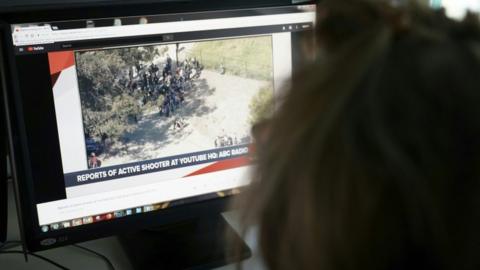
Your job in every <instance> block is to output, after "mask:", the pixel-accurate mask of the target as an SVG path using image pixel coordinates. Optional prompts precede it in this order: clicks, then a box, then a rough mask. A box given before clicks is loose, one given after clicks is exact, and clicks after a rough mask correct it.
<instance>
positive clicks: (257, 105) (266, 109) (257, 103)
mask: <svg viewBox="0 0 480 270" xmlns="http://www.w3.org/2000/svg"><path fill="white" fill-rule="evenodd" d="M249 108H250V124H252V125H253V124H255V123H257V122H259V121H261V120H264V119H266V118H268V117H270V116H271V115H272V114H273V112H274V104H273V86H272V85H271V84H269V85H267V86H265V87H263V88H261V89H260V90H259V91H258V93H257V95H255V96H254V97H253V98H252V101H251V102H250V105H249Z"/></svg>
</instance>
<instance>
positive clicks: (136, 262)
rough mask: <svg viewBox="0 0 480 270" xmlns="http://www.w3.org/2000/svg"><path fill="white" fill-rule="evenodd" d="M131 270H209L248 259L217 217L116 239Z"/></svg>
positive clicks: (247, 253) (239, 241)
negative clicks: (125, 254) (131, 267)
mask: <svg viewBox="0 0 480 270" xmlns="http://www.w3.org/2000/svg"><path fill="white" fill-rule="evenodd" d="M119 239H120V242H121V244H122V246H123V248H124V249H125V251H126V252H127V254H128V257H129V259H130V261H131V263H132V266H133V267H134V269H195V270H197V269H212V268H216V267H221V266H223V265H226V264H230V263H234V262H238V261H241V260H244V259H247V258H249V257H250V256H251V251H250V248H249V247H248V246H247V245H246V244H245V242H244V241H243V239H242V238H240V236H239V235H238V234H237V233H236V232H235V231H234V230H233V228H232V227H231V226H230V225H229V224H228V223H227V221H226V220H225V219H224V218H223V217H222V215H220V214H218V215H215V216H213V217H201V218H197V219H193V220H188V221H185V222H182V223H177V224H172V225H168V226H165V227H160V228H157V229H153V230H143V231H140V232H137V233H133V234H128V235H123V236H120V237H119Z"/></svg>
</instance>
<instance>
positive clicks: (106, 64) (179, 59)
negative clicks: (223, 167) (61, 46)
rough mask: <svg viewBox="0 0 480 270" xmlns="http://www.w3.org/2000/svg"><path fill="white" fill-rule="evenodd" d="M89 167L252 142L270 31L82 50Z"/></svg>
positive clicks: (269, 89) (266, 86) (267, 73)
mask: <svg viewBox="0 0 480 270" xmlns="http://www.w3.org/2000/svg"><path fill="white" fill-rule="evenodd" d="M75 61H76V68H77V78H78V83H79V91H80V98H81V106H82V117H83V127H84V133H85V146H86V162H87V163H88V168H90V169H93V168H98V167H105V166H113V165H119V164H125V163H129V162H137V161H144V160H150V159H155V158H160V157H167V156H172V155H178V154H183V153H191V152H195V151H203V150H208V149H215V148H221V147H229V146H234V145H240V144H249V143H251V137H250V127H251V124H252V123H253V122H255V121H257V120H258V119H259V118H262V117H264V116H265V115H266V114H269V113H271V111H272V110H273V105H272V99H273V67H272V65H273V64H272V38H271V36H261V37H249V38H236V39H225V40H213V41H201V42H192V43H177V44H168V45H149V46H139V47H128V48H114V49H102V50H92V51H79V52H76V53H75Z"/></svg>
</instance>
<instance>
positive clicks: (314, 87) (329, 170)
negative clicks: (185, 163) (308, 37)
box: [244, 0, 480, 270]
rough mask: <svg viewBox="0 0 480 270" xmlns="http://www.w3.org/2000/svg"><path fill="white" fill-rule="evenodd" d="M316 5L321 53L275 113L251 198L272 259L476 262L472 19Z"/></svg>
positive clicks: (312, 263) (249, 205)
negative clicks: (457, 19) (318, 6)
mask: <svg viewBox="0 0 480 270" xmlns="http://www.w3.org/2000/svg"><path fill="white" fill-rule="evenodd" d="M320 8H321V11H320V12H319V22H318V29H317V37H318V44H319V46H320V47H321V48H320V50H321V52H322V53H320V59H318V61H317V62H316V63H315V64H313V65H312V66H310V67H308V69H307V70H305V71H304V72H301V73H299V74H297V76H296V78H295V79H294V82H293V84H292V88H291V89H290V92H289V94H288V95H287V96H286V97H285V99H284V100H282V106H281V108H280V109H279V110H278V112H277V114H276V115H275V116H274V117H273V119H272V120H271V121H270V122H269V123H268V136H267V138H266V142H265V143H264V144H263V145H262V146H261V147H260V148H259V149H260V150H259V152H258V156H259V159H258V168H257V170H256V172H255V177H254V178H255V180H254V182H253V184H252V191H253V192H250V193H249V194H247V196H248V199H247V200H245V202H246V205H244V207H245V210H246V211H245V213H247V214H246V217H249V218H251V220H254V221H256V222H258V224H259V226H260V239H259V241H260V245H261V250H262V253H263V255H264V257H265V260H266V262H267V265H268V266H269V267H270V268H271V269H323V270H330V269H335V270H337V269H367V268H368V269H432V268H436V269H442V268H445V269H477V268H478V267H479V266H480V260H478V259H476V257H477V254H476V252H477V248H476V247H477V246H478V244H480V237H479V233H477V232H476V231H477V230H478V226H477V225H479V219H478V218H479V216H480V200H479V199H480V181H479V180H480V43H479V42H478V41H479V38H480V35H479V34H478V29H477V26H476V24H475V23H472V22H470V20H466V21H464V22H459V23H456V22H453V21H450V20H448V19H447V18H445V17H444V16H443V15H442V14H439V13H437V14H435V13H433V12H430V11H426V10H421V9H420V8H418V7H415V6H411V5H404V6H398V5H397V6H395V7H392V6H391V5H387V4H385V3H384V2H383V1H362V0H350V1H347V0H344V1H338V0H335V1H333V0H332V1H323V4H322V5H321V7H320ZM477 198H479V199H477ZM247 211H248V212H247Z"/></svg>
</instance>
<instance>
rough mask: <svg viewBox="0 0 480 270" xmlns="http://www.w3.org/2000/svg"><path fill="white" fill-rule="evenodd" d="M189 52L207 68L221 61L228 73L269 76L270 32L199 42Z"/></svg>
mask: <svg viewBox="0 0 480 270" xmlns="http://www.w3.org/2000/svg"><path fill="white" fill-rule="evenodd" d="M189 55H190V57H196V58H197V59H198V60H199V61H200V63H201V64H202V65H204V66H205V68H207V69H219V68H220V66H222V65H223V66H224V67H225V69H226V72H227V73H228V74H233V75H237V76H242V77H247V78H252V79H260V80H272V77H273V68H272V38H271V36H262V37H251V38H238V39H228V40H218V41H206V42H200V43H198V44H196V45H195V46H194V47H193V48H192V50H191V51H190V52H189Z"/></svg>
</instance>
